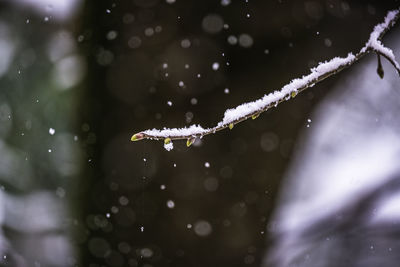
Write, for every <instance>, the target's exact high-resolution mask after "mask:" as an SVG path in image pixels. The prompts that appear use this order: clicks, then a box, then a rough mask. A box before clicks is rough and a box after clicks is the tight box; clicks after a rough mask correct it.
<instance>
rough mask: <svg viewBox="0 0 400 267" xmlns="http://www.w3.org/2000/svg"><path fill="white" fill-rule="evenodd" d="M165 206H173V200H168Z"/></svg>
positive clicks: (171, 207)
mask: <svg viewBox="0 0 400 267" xmlns="http://www.w3.org/2000/svg"><path fill="white" fill-rule="evenodd" d="M167 207H168V208H170V209H173V208H175V202H174V201H173V200H168V201H167Z"/></svg>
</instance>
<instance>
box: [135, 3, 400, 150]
mask: <svg viewBox="0 0 400 267" xmlns="http://www.w3.org/2000/svg"><path fill="white" fill-rule="evenodd" d="M399 16H400V13H399V10H393V11H389V12H388V14H387V15H386V17H385V20H384V22H383V23H380V24H378V25H376V26H375V28H374V30H373V31H372V32H371V34H370V38H369V40H368V42H367V43H366V44H365V46H364V47H363V48H362V49H361V50H360V51H359V52H358V53H357V54H356V55H353V54H352V53H349V54H348V56H347V57H345V58H340V57H335V58H333V59H331V60H329V61H327V62H324V63H319V65H318V66H317V67H316V68H313V69H311V73H310V74H308V75H306V76H303V77H302V78H298V79H294V80H292V81H291V82H290V83H288V84H287V85H285V86H284V87H282V88H281V90H279V91H275V92H273V93H270V94H268V95H264V97H262V98H260V99H258V100H256V101H253V102H248V103H244V104H241V105H239V106H237V107H236V108H233V109H228V110H226V111H225V113H224V118H223V119H222V121H220V122H219V123H218V124H217V125H216V126H214V127H212V128H207V129H204V128H202V127H201V126H200V125H192V126H190V127H189V128H186V127H185V128H173V129H169V128H164V129H162V130H158V129H153V130H146V131H142V132H139V133H136V134H134V135H133V136H132V138H131V140H132V141H139V140H143V139H152V140H164V143H165V144H166V145H169V146H171V145H170V143H171V140H177V139H187V143H186V144H187V146H190V145H191V144H192V143H193V142H194V141H195V139H196V138H202V137H203V136H205V135H209V134H213V133H216V132H218V131H221V130H223V129H226V128H229V129H232V128H233V126H234V125H235V124H238V123H240V122H242V121H245V120H247V119H249V118H252V119H255V118H257V117H258V116H259V115H260V114H261V113H263V112H264V111H267V110H268V109H270V108H273V107H276V106H277V105H278V104H280V103H282V102H284V101H287V100H289V99H291V98H294V97H295V96H296V95H297V94H299V93H301V92H302V91H304V90H306V89H307V88H310V87H313V86H314V85H315V84H317V83H319V82H321V81H323V80H325V79H326V78H328V77H330V76H332V75H334V74H336V73H338V72H340V71H342V70H343V69H345V68H347V67H349V66H351V65H353V64H354V63H355V62H357V61H358V60H360V59H361V58H362V57H364V56H365V55H367V54H368V53H369V52H371V51H374V52H376V53H377V54H378V55H382V56H383V57H385V58H386V59H387V60H388V61H389V62H390V63H391V64H392V65H393V66H394V67H395V69H396V70H397V72H398V73H399V75H400V67H399V64H398V63H397V61H396V59H395V57H394V54H393V52H392V50H390V49H389V48H387V47H385V46H383V44H382V43H381V39H382V37H383V36H384V35H385V34H386V32H387V31H388V30H390V29H391V28H392V27H393V25H394V24H395V23H396V21H397V20H398V19H399Z"/></svg>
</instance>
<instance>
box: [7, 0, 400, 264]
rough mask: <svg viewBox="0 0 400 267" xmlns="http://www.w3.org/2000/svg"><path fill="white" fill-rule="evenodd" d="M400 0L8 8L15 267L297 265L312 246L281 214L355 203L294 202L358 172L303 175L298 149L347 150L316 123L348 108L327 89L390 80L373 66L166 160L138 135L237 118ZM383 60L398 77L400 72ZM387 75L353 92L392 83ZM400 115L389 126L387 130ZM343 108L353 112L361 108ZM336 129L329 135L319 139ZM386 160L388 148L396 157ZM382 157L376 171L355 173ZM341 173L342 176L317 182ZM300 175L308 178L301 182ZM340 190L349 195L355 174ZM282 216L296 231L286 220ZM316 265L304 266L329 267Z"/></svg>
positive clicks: (140, 1)
mask: <svg viewBox="0 0 400 267" xmlns="http://www.w3.org/2000/svg"><path fill="white" fill-rule="evenodd" d="M398 6H399V1H397V0H393V1H378V0H376V1H361V0H360V1H342V0H309V1H300V0H299V1H296V0H293V1H286V0H273V1H272V0H271V1H262V0H203V1H194V0H190V1H189V0H185V1H183V0H119V1H84V0H1V1H0V185H1V188H0V223H1V231H0V265H1V266H35V267H36V266H89V267H100V266H143V267H151V266H176V267H179V266H292V265H290V264H291V263H290V260H288V261H289V262H285V260H283V258H285V257H289V259H290V258H296V255H299V254H301V253H303V251H302V252H299V251H297V250H296V249H298V248H299V247H302V246H303V245H304V244H305V243H304V242H300V241H302V240H303V241H304V239H301V238H299V237H301V235H300V234H297V233H298V232H296V231H297V230H296V228H295V227H292V228H291V227H289V226H292V224H290V222H293V221H295V219H293V218H291V217H290V216H288V215H284V214H283V215H282V214H281V213H280V210H283V211H284V210H285V209H287V210H288V211H289V212H287V213H289V214H296V216H297V215H298V214H297V213H296V211H297V212H298V213H302V212H304V214H306V215H307V216H308V217H312V216H313V215H315V214H316V212H315V211H320V210H321V209H322V210H323V209H325V208H326V207H330V206H332V207H333V206H334V205H333V204H334V203H336V200H337V199H338V198H339V197H340V196H337V195H335V194H333V195H334V196H333V197H332V198H331V199H330V200H329V201H327V202H326V203H325V204H326V205H324V206H323V207H317V208H315V209H311V211H310V210H308V211H307V212H306V211H304V210H303V209H302V208H301V207H297V206H291V205H286V204H285V203H289V202H290V201H292V202H293V201H295V202H296V203H299V202H297V201H298V200H299V199H300V200H301V199H304V198H305V196H307V195H310V194H315V195H316V192H324V193H325V192H326V191H321V190H319V188H320V187H317V186H315V187H314V189H313V190H310V191H307V186H304V183H306V184H310V185H320V184H321V186H324V188H325V189H326V188H328V189H326V190H328V192H329V189H330V184H329V182H326V181H332V180H335V179H336V177H338V176H340V177H341V176H342V175H341V173H333V171H332V170H341V169H342V167H343V164H344V163H343V162H338V163H337V164H338V165H335V166H333V167H332V166H330V167H331V168H330V169H329V168H324V165H323V163H326V162H330V160H331V159H332V158H324V159H326V161H324V162H321V161H317V160H316V159H321V158H320V157H319V156H318V155H319V154H318V153H317V152H315V151H314V152H315V154H312V155H314V156H313V158H310V163H308V165H307V166H308V167H307V169H306V171H303V172H302V170H303V169H302V163H303V161H307V159H308V156H306V155H309V154H306V153H305V152H304V153H305V154H302V152H301V151H306V152H310V151H309V150H307V149H311V148H313V147H314V148H315V149H316V150H318V149H319V148H321V150H322V151H332V150H329V149H328V150H326V149H327V148H326V147H325V146H323V145H321V144H325V143H324V142H327V143H329V142H330V141H331V140H332V139H331V137H332V138H333V136H337V135H336V134H333V132H334V131H333V130H338V131H339V132H340V131H342V130H343V129H345V125H340V121H341V120H334V121H332V123H331V124H329V127H328V128H326V127H325V128H324V129H325V130H324V131H321V130H318V129H321V128H316V127H315V126H314V125H315V124H314V117H315V118H316V119H317V116H316V115H315V114H322V113H324V112H325V113H324V114H325V115H326V116H328V115H329V114H335V112H336V109H335V106H333V108H329V107H330V106H329V105H328V106H324V103H326V101H328V100H327V99H328V98H329V96H330V95H329V93H330V92H332V91H334V90H335V91H337V90H339V89H340V88H341V89H347V90H352V89H353V88H355V87H357V86H358V83H355V82H354V83H349V82H345V81H348V80H351V81H352V80H354V81H359V82H360V83H362V81H364V80H365V79H366V77H369V76H373V77H374V78H375V76H376V77H378V76H377V75H376V73H375V70H376V57H374V56H373V55H370V56H368V58H370V59H371V60H370V61H368V62H367V61H365V60H364V61H362V62H361V63H360V66H359V67H358V68H357V69H356V70H353V68H350V69H348V70H345V71H344V72H343V73H340V74H338V75H336V76H334V77H333V78H330V79H328V80H326V81H324V82H322V83H320V84H318V85H316V86H315V87H313V88H311V89H309V90H307V91H306V92H304V93H303V94H300V95H299V96H297V97H296V98H295V99H294V100H292V101H289V102H287V103H284V104H282V105H280V106H279V107H278V108H277V109H273V110H269V111H268V112H266V113H264V114H262V115H261V116H260V117H259V118H258V119H257V120H254V121H246V122H243V123H241V124H238V125H237V126H235V128H234V129H233V130H232V131H224V132H219V133H217V134H215V135H211V136H207V137H206V138H204V139H203V140H201V141H197V142H196V143H195V144H194V145H193V146H192V147H190V148H187V147H186V144H185V142H184V141H182V142H179V141H175V142H174V149H173V150H172V151H170V152H167V151H166V150H165V149H164V148H163V145H162V142H155V141H141V142H136V143H132V142H131V141H130V137H131V135H132V134H133V133H136V132H139V131H141V130H145V129H149V128H162V127H170V128H172V127H184V126H189V125H191V124H201V125H202V126H203V127H209V126H213V125H215V124H216V123H217V122H218V121H220V120H221V119H222V117H223V113H224V111H225V110H226V109H227V108H232V107H235V106H237V105H239V104H241V103H243V102H245V101H252V100H254V99H257V98H260V97H262V96H263V95H264V94H266V93H269V92H272V91H274V90H277V89H279V88H281V87H282V86H283V85H285V84H286V83H288V82H289V81H290V80H291V79H293V78H297V77H301V76H302V75H304V74H307V73H308V71H309V69H310V68H311V67H314V66H316V64H317V63H318V62H320V61H325V60H328V59H330V58H332V57H335V56H346V55H347V53H348V52H357V51H358V50H359V49H360V48H361V47H362V46H363V45H364V43H365V42H366V41H367V40H368V38H369V33H370V32H371V30H372V29H373V26H374V25H376V24H377V23H379V22H381V21H382V20H383V18H384V16H385V14H386V12H387V11H388V10H389V9H393V8H397V7H398ZM389 34H390V33H389ZM398 34H399V32H398V31H397V35H398ZM396 44H397V47H400V45H399V42H397V43H396ZM397 55H398V54H397ZM363 62H364V63H363ZM362 64H364V65H362ZM357 66H358V65H357ZM367 66H369V67H368V68H367ZM384 66H385V71H386V72H385V75H387V76H386V77H395V76H394V71H392V69H391V67H390V66H389V65H384ZM364 70H365V72H362V71H364ZM366 70H368V71H366ZM357 75H358V76H357ZM390 75H392V76H390ZM354 77H358V78H357V80H355V78H354ZM386 79H387V80H386V81H390V82H387V83H388V84H389V85H390V86H389V85H387V84H386V85H385V86H387V87H384V88H387V91H383V92H386V93H387V95H384V97H382V98H379V99H380V100H381V101H382V102H379V103H380V107H386V108H387V107H388V106H390V105H387V101H384V100H387V99H391V96H392V93H393V92H392V91H390V90H392V89H393V88H397V89H398V88H399V86H398V81H397V83H396V80H395V79H394V78H393V79H392V80H390V79H389V78H386ZM388 79H389V80H388ZM379 81H381V82H382V80H380V79H379V78H377V80H376V81H375V80H373V81H370V83H369V84H368V85H365V86H364V87H363V88H366V89H365V90H364V91H357V92H359V94H358V93H357V94H356V93H353V95H351V97H352V98H357V96H359V95H363V94H365V92H368V89H370V88H371V87H374V86H376V87H382V86H383V85H382V84H379ZM383 81H385V80H383ZM345 86H346V87H345ZM379 89H380V88H376V90H379ZM360 90H361V89H360ZM388 92H391V93H390V94H389V93H388ZM338 94H339V96H342V95H341V94H340V93H338ZM342 94H344V93H342ZM395 95H396V93H395ZM398 95H399V94H398V92H397V96H398ZM332 97H334V98H335V99H339V100H343V99H348V98H347V97H344V96H342V97H338V95H335V94H333V95H332ZM362 99H363V98H362ZM368 99H369V100H368V101H367V100H362V101H361V100H360V101H361V102H362V103H364V106H363V107H364V108H371V107H373V106H371V101H372V100H371V99H376V97H371V99H370V98H368ZM395 99H397V98H393V100H392V102H393V103H392V104H393V106H397V105H396V103H399V102H398V101H395ZM346 103H347V106H352V104H353V102H351V101H349V102H346ZM365 103H367V104H365ZM321 105H322V106H321ZM360 105H361V104H360ZM360 105H356V107H360ZM317 106H318V107H319V109H317V112H316V113H315V112H314V113H313V110H314V109H315V108H316V107H317ZM356 109H357V108H356ZM360 110H362V109H361V108H360V109H359V110H358V109H357V111H360ZM373 110H374V111H376V113H373V114H372V115H371V114H365V113H364V112H358V113H354V114H356V115H354V116H353V117H354V118H356V119H358V118H360V116H364V117H362V118H367V119H368V118H369V119H371V120H374V119H375V117H374V116H375V115H376V114H380V115H382V114H385V110H386V109H385V108H382V109H373ZM396 112H397V109H393V110H392V113H391V114H392V115H393V116H392V117H391V118H392V120H388V121H386V122H385V123H386V124H385V125H386V126H388V127H389V128H390V127H391V126H393V125H394V121H395V119H393V118H395V117H396V116H395V115H396V114H398V113H396ZM340 114H342V115H343V117H341V118H343V119H346V118H347V116H346V114H347V113H346V111H342V113H340ZM321 118H323V119H321ZM321 118H320V119H319V121H320V122H324V121H328V122H331V120H329V119H328V118H329V117H323V116H322V115H321ZM356 122H357V121H356ZM356 122H355V123H356ZM321 125H322V126H324V124H321ZM354 125H355V124H353V123H352V121H350V122H349V124H348V125H347V126H348V127H350V128H351V127H353V126H354ZM357 125H360V124H357ZM395 125H397V124H395ZM322 126H321V127H322ZM341 126H343V127H341ZM374 127H380V125H378V126H377V125H369V124H368V127H366V128H357V129H358V131H351V133H352V134H353V135H350V134H349V135H348V136H346V135H344V136H343V139H344V140H352V138H355V135H356V136H359V135H360V134H361V133H366V132H367V131H369V130H371V129H375V128H374ZM314 128H316V129H315V130H314ZM360 129H361V130H360ZM312 131H314V132H313V133H314V135H312V136H314V137H313V138H312V139H310V138H308V139H307V134H308V132H312ZM396 131H397V133H398V128H392V132H391V133H396ZM326 132H331V133H332V135H325V137H329V138H325V139H318V138H317V137H318V136H320V135H317V136H316V135H315V134H321V136H323V134H325V133H326ZM342 132H343V131H342ZM345 132H346V133H349V131H345ZM385 133H386V132H385ZM393 135H394V136H395V134H393ZM304 136H305V137H304ZM376 137H377V138H378V139H379V140H381V141H382V140H383V141H382V142H383V143H382V144H380V143H379V144H377V145H376V146H377V147H381V146H385V145H393V144H397V139H396V138H395V137H393V136H392V135H384V134H382V133H381V132H377V134H376ZM389 137H390V138H389ZM321 138H322V137H321ZM391 138H393V139H391ZM313 140H320V141H321V140H324V142H322V141H321V142H320V143H317V142H313ZM340 140H342V139H340ZM394 140H395V141H394ZM368 142H369V139H368V138H365V140H364V143H363V144H365V143H368ZM333 144H335V143H333ZM357 144H358V145H359V146H362V145H363V144H360V143H357ZM342 145H343V146H344V147H347V143H346V142H344V143H343V144H342ZM359 146H354V147H352V149H353V150H352V151H355V150H357V149H358V148H359ZM333 147H335V145H333ZM396 147H397V146H396ZM324 149H325V150H324ZM331 149H332V148H331ZM318 151H319V150H318ZM311 152H312V151H311ZM369 152H370V153H372V152H371V151H364V152H363V153H360V154H357V155H358V156H359V157H361V156H364V155H367V154H368V153H369ZM388 153H389V152H388ZM388 153H386V151H380V154H379V153H377V154H374V155H379V157H378V158H380V159H386V158H385V157H381V155H389V156H393V157H394V156H396V157H398V155H399V153H398V150H394V152H393V153H392V152H391V153H392V154H390V153H389V154H388ZM329 155H330V156H332V157H333V156H336V159H337V158H341V157H342V155H343V154H341V153H336V154H335V153H330V154H329ZM393 157H389V158H390V159H391V160H392V159H393ZM311 159H314V160H315V161H312V160H311ZM346 159H347V158H346ZM352 160H354V157H350V158H348V159H347V160H346V163H347V162H352ZM388 160H389V159H388ZM299 162H300V163H299ZM385 162H388V161H385ZM390 162H391V161H390ZM375 163H376V161H374V160H372V161H367V162H366V163H365V164H366V165H364V163H363V162H362V163H360V164H361V165H357V166H358V167H359V168H358V169H356V170H361V169H363V166H368V164H375ZM389 165H390V166H392V165H396V163H393V164H388V166H389ZM384 166H386V165H384ZM315 167H318V171H319V172H316V171H315V169H313V168H315ZM388 168H389V167H388ZM326 170H328V171H326ZM343 170H348V169H343ZM382 170H386V169H385V168H384V167H382ZM327 172H329V173H331V174H332V175H331V176H332V177H330V178H329V177H328V178H329V179H328V178H325V177H322V175H311V174H316V173H318V174H321V173H322V174H326V173H327ZM364 172H368V169H367V170H366V171H365V170H364ZM346 173H347V172H346ZM334 174H335V175H336V176H334ZM389 174H390V175H392V174H393V173H392V172H390V173H388V175H389ZM284 177H285V179H283V178H284ZM302 177H303V178H302ZM315 177H318V179H317V178H315ZM391 177H397V176H391ZM307 178H309V180H307ZM314 178H315V179H314ZM296 179H298V181H299V182H300V184H295V183H291V182H290V181H293V180H296ZM303 179H304V180H303ZM321 179H323V180H322V181H321ZM283 180H284V181H286V182H285V183H282V181H283ZM395 180H396V179H395ZM288 181H289V182H288ZM302 181H304V183H301V182H302ZM325 182H326V183H325ZM302 184H303V187H305V188H303V187H301V185H302ZM285 188H286V189H285ZM287 188H289V189H287ZM336 188H338V189H339V190H338V191H346V192H350V193H351V192H352V191H347V190H346V188H347V184H346V183H345V182H343V183H338V185H337V187H336ZM389 188H393V185H392V184H390V185H389ZM297 189H299V190H300V189H301V190H303V191H301V193H298V194H297V193H295V192H297V191H296V190H297ZM291 190H293V191H291ZM281 192H283V193H281ZM285 192H286V193H285ZM335 192H337V191H335ZM384 192H385V191H384ZM288 196H293V198H291V199H290V200H288V198H289V197H288ZM368 199H369V198H368ZM349 201H350V200H349ZM317 202H318V201H317ZM304 203H305V204H304V205H305V206H306V207H309V205H308V204H307V202H304ZM345 203H348V202H345ZM396 203H398V202H396ZM310 205H311V204H310ZM362 207H364V206H362ZM303 208H304V207H303ZM332 209H333V208H332ZM333 210H334V209H333ZM355 210H358V209H354V210H350V211H349V212H348V213H346V214H353V213H352V212H355ZM389 213H390V212H389ZM287 216H288V217H287ZM299 216H301V214H300V215H299ZM350 217H351V216H350ZM327 218H330V217H329V216H327ZM285 220H287V221H288V226H287V225H286V226H287V227H288V228H285V227H286V226H285V225H284V224H282V225H283V226H282V228H279V227H278V228H276V227H275V226H276V225H279V224H280V223H283V222H285ZM346 222H347V224H346V225H347V226H349V225H350V226H353V225H355V224H357V223H358V222H359V221H351V220H350V221H346ZM305 224H307V225H313V222H306V223H305ZM323 225H325V224H323ZM318 226H319V228H318V227H317V228H316V231H317V232H318V229H321V224H318ZM322 228H323V229H325V228H326V227H322ZM335 229H336V228H335ZM340 229H344V228H343V227H342V228H340ZM393 229H395V230H396V229H397V228H393ZM307 230H309V229H307ZM290 231H293V235H294V236H296V238H298V239H295V238H292V237H293V236H291V235H290ZM301 231H305V232H302V233H303V234H304V233H307V231H306V230H304V229H303V228H302V230H301ZM396 231H398V230H396ZM287 233H289V235H287V236H289V241H287V240H286V241H287V242H286V241H284V240H285V239H284V237H285V236H286V234H287ZM386 234H387V233H386ZM397 234H398V232H397ZM323 238H324V240H325V238H326V237H325V236H324V237H323ZM279 240H283V241H282V242H283V243H284V244H283V245H282V244H280V242H279ZM293 240H295V241H296V242H291V241H293ZM313 240H314V241H315V239H313ZM379 240H380V239H379ZM360 242H361V241H360ZM362 242H363V241H362ZM345 243H346V242H345ZM287 244H289V245H287ZM314 244H315V243H314ZM335 244H336V245H338V244H343V243H335ZM352 244H353V243H352ZM286 245H287V246H286ZM304 246H305V245H304ZM338 246H339V245H338ZM340 246H341V247H343V246H342V245H340ZM340 246H339V247H340ZM369 246H370V245H369ZM305 247H306V246H305ZM350 247H351V246H350ZM308 249H310V250H311V249H312V246H311V248H308ZM330 249H331V247H329V249H326V250H324V251H325V252H326V251H328V252H329V250H330ZM399 249H400V246H399ZM282 251H286V252H282ZM348 251H351V250H348ZM369 251H370V250H369ZM342 252H343V251H342ZM358 252H359V254H358V255H363V254H362V253H361V252H360V251H358ZM343 253H344V252H343ZM306 254H307V253H306ZM290 255H294V256H293V257H291V256H290ZM301 255H302V254H301ZM320 255H324V254H323V253H320ZM352 257H354V254H353V255H352ZM333 258H335V257H333ZM302 259H304V258H302ZM307 259H308V258H307ZM319 260H321V259H319ZM393 262H394V261H393ZM393 262H392V263H393ZM397 262H398V261H397ZM314 263H315V264H314ZM314 263H313V264H311V263H305V264H306V265H304V266H325V265H323V264H322V263H321V262H317V261H315V262H314ZM331 263H332V262H331ZM389 263H390V262H389ZM296 264H299V263H298V261H297V263H296ZM343 264H344V265H340V266H358V265H357V264H358V263H357V264H356V263H354V262H353V263H352V264H350V265H349V263H348V262H347V261H344V263H343ZM360 264H362V263H360ZM293 266H297V265H293ZM299 266H303V265H299ZM326 266H330V265H326ZM336 266H338V265H336ZM359 266H366V265H359ZM372 266H376V265H372ZM385 266H390V265H385ZM393 266H396V265H393Z"/></svg>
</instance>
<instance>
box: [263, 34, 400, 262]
mask: <svg viewBox="0 0 400 267" xmlns="http://www.w3.org/2000/svg"><path fill="white" fill-rule="evenodd" d="M395 30H396V29H395ZM396 33H397V36H399V35H398V33H399V31H398V29H397V31H396V32H395V33H393V34H391V36H392V37H395V36H396ZM385 42H387V43H388V44H389V45H390V46H391V47H393V48H394V51H395V53H397V54H396V55H397V57H398V56H399V51H400V38H397V39H396V40H395V41H394V40H392V41H390V38H389V40H388V41H385ZM396 48H397V49H396ZM382 63H383V67H384V70H385V78H384V79H380V78H379V76H378V75H377V73H376V64H377V60H376V57H373V56H372V55H371V56H368V61H364V63H361V64H358V65H356V66H354V67H353V68H352V69H351V70H348V76H347V78H346V79H345V80H343V81H341V82H339V83H338V85H337V87H336V88H335V89H334V92H333V93H332V94H331V95H330V96H329V97H328V98H327V100H326V101H325V102H324V103H322V104H321V105H320V107H319V108H318V109H317V110H316V111H315V112H314V114H313V115H312V116H311V117H312V118H313V127H311V128H307V130H306V131H305V132H304V136H303V137H302V138H300V140H299V141H298V143H299V144H300V147H299V149H298V151H297V153H295V157H294V161H293V162H292V165H291V167H290V168H289V171H288V172H287V174H286V178H285V181H284V183H283V187H282V188H283V190H282V192H281V197H280V199H279V201H278V207H277V209H276V212H275V214H274V216H273V217H272V220H271V221H270V223H269V231H270V235H271V237H272V239H274V242H275V243H274V244H275V245H274V246H273V247H272V249H271V250H270V253H269V254H268V255H267V257H266V261H265V262H266V265H265V266H270V265H268V264H272V265H271V266H292V265H295V266H307V267H313V266H319V267H321V266H332V265H330V262H331V263H332V260H333V259H335V266H343V265H341V264H342V263H345V265H346V266H377V262H380V263H382V264H383V265H382V266H394V265H393V263H394V262H395V261H396V260H398V257H397V256H395V255H394V254H393V255H392V256H391V255H387V252H390V251H391V250H393V249H394V247H396V248H397V249H400V243H399V242H398V241H396V240H398V237H399V236H398V234H397V235H396V233H398V229H397V230H395V228H391V227H390V225H395V224H399V223H400V208H399V207H400V197H399V195H400V183H399V182H396V181H398V179H399V177H400V165H399V164H398V163H399V162H400V135H399V132H400V122H399V120H398V114H399V113H400V94H399V84H400V79H399V76H398V74H397V73H396V70H395V69H394V68H393V66H392V65H390V63H388V62H387V61H386V60H383V61H382ZM396 186H397V187H396ZM386 225H388V226H389V227H386ZM383 229H384V230H383ZM385 231H386V232H385ZM396 231H397V232H396ZM396 238H397V239H396ZM343 244H346V245H343ZM364 245H365V250H363V246H364ZM377 248H379V249H380V250H379V251H378V250H377ZM389 249H390V250H389ZM371 251H373V253H371ZM355 252H357V253H355ZM397 262H398V261H397ZM390 264H392V265H390Z"/></svg>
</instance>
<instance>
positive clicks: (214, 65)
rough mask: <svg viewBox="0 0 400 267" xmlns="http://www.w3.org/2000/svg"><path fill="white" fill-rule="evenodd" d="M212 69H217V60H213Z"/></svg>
mask: <svg viewBox="0 0 400 267" xmlns="http://www.w3.org/2000/svg"><path fill="white" fill-rule="evenodd" d="M212 69H213V70H218V69H219V63H218V62H214V63H213V64H212Z"/></svg>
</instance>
